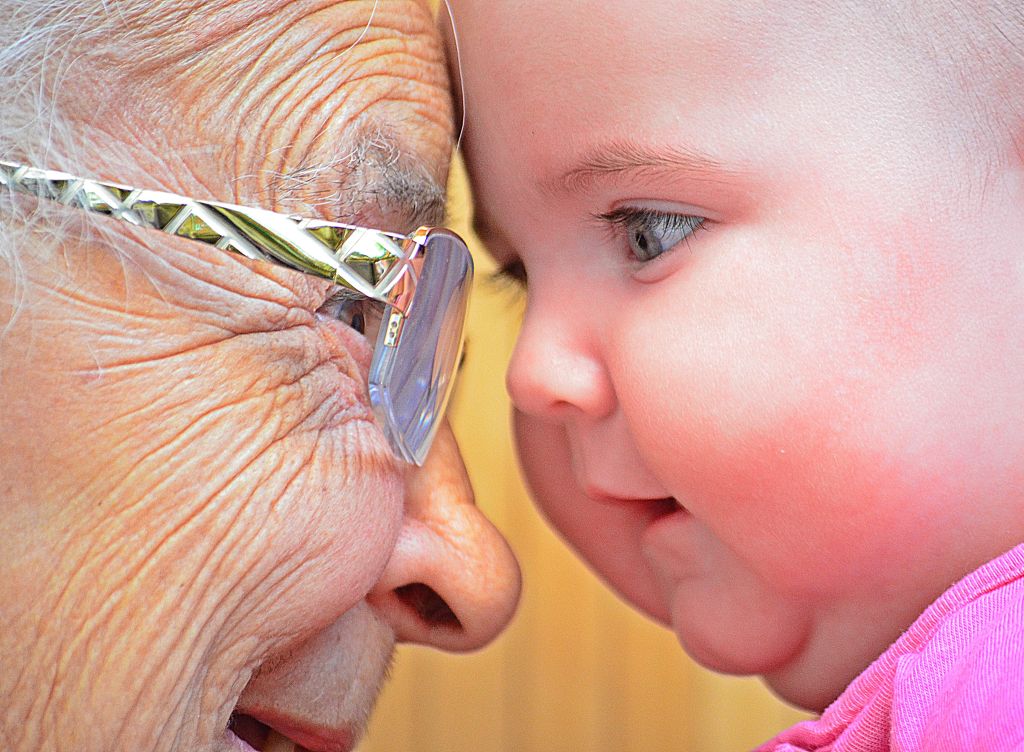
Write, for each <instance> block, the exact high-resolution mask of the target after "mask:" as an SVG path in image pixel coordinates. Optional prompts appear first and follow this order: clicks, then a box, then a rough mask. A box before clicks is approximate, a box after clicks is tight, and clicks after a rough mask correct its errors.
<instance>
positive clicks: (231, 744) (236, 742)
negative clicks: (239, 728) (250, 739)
mask: <svg viewBox="0 0 1024 752" xmlns="http://www.w3.org/2000/svg"><path fill="white" fill-rule="evenodd" d="M224 740H225V741H226V743H227V748H228V749H229V750H231V752H258V750H256V749H253V747H252V746H251V745H249V744H247V743H246V742H245V740H244V739H242V738H241V737H240V736H238V734H236V733H235V732H234V731H232V730H231V729H225V730H224Z"/></svg>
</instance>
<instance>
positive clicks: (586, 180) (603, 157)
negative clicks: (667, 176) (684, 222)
mask: <svg viewBox="0 0 1024 752" xmlns="http://www.w3.org/2000/svg"><path fill="white" fill-rule="evenodd" d="M663 172H672V173H679V172H684V173H688V177H689V178H691V179H700V180H703V181H712V182H724V181H725V180H726V179H727V178H729V177H731V176H735V175H737V174H739V173H738V171H737V170H734V169H728V168H726V167H725V166H724V165H723V164H722V163H721V162H719V161H718V160H716V159H715V158H713V157H711V156H709V155H707V154H703V153H701V152H698V151H696V150H693V149H689V148H686V147H681V146H678V145H666V146H657V147H653V146H648V145H645V144H641V143H638V142H636V141H632V140H616V141H611V142H609V143H606V144H602V145H600V146H598V147H597V148H595V149H593V150H591V151H590V152H587V153H586V154H584V156H583V157H582V158H580V159H579V160H578V161H577V162H575V163H574V164H573V166H572V167H570V168H569V169H568V170H566V171H565V172H563V173H562V174H560V175H559V176H558V177H556V178H554V179H553V180H549V181H547V182H546V183H545V184H544V188H545V189H546V190H547V191H548V192H552V193H558V192H561V191H568V192H570V193H582V192H584V191H585V190H586V189H587V188H588V187H589V186H590V185H591V184H592V183H593V182H594V181H595V180H598V179H601V178H613V177H616V176H618V175H621V174H623V173H640V174H641V175H648V176H655V175H657V174H659V173H663Z"/></svg>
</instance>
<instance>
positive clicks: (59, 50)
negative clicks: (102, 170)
mask: <svg viewBox="0 0 1024 752" xmlns="http://www.w3.org/2000/svg"><path fill="white" fill-rule="evenodd" d="M158 2H159V0H158V1H157V2H153V0H148V1H147V2H143V0H0V16H2V19H3V21H2V23H0V82H3V83H2V86H0V159H3V160H8V161H13V162H19V163H27V164H32V165H37V166H41V167H55V168H59V169H62V170H65V171H68V172H76V171H78V172H81V164H80V159H79V155H78V151H79V149H78V148H76V142H77V139H76V138H75V133H74V128H73V125H72V123H70V122H69V118H68V117H67V116H66V114H65V113H64V112H62V109H61V105H60V101H61V92H62V90H63V88H64V81H65V79H66V78H67V77H68V74H70V73H72V72H74V74H75V75H77V76H81V75H82V73H83V72H85V73H87V74H90V75H93V76H95V77H97V78H106V77H108V76H111V77H113V74H114V73H115V72H116V71H115V70H112V69H111V67H110V65H109V63H110V62H111V61H113V60H116V59H117V57H119V56H121V57H122V59H124V58H130V57H131V56H132V55H137V54H141V53H142V52H144V49H140V47H144V46H147V44H148V42H147V39H148V40H152V39H153V38H154V36H155V35H153V34H145V35H138V34H132V33H131V31H133V30H132V28H131V27H132V23H131V20H132V19H135V20H140V19H143V18H146V17H147V16H150V17H157V18H161V16H163V17H162V18H161V22H160V23H161V25H163V24H166V23H168V22H169V21H171V19H168V18H167V17H166V16H167V15H168V14H161V13H158V12H157V11H158V10H159V9H158V8H157V7H154V6H156V5H158ZM169 6H173V11H174V12H173V15H175V16H179V18H177V19H173V20H180V15H181V14H182V13H187V12H189V11H192V10H195V8H196V6H197V3H196V2H194V0H188V1H186V2H178V3H170V4H169ZM133 40H135V41H133ZM117 53H120V55H119V54H117ZM101 61H105V63H104V62H101ZM90 66H91V67H92V72H91V73H90V72H89V68H90ZM42 212H46V213H47V214H48V215H49V214H51V213H52V214H54V216H55V217H63V218H67V217H68V216H69V214H68V213H67V212H63V213H61V212H52V210H51V211H49V212H47V207H44V206H42V205H38V206H36V205H34V203H33V202H25V201H19V200H16V199H15V198H14V197H12V196H9V195H0V312H3V311H5V313H2V314H0V345H2V344H3V334H4V331H5V330H6V328H7V327H8V326H10V325H11V323H13V319H14V317H15V316H17V313H18V310H19V308H20V307H21V305H22V304H23V302H24V292H25V286H24V276H23V273H22V269H21V266H22V265H21V259H20V258H19V253H18V249H19V248H20V247H24V246H25V245H26V235H27V234H28V233H29V232H35V233H36V236H35V237H34V238H33V241H32V243H33V249H34V253H35V252H36V251H38V250H42V249H41V248H40V247H39V244H40V242H42V241H44V240H46V239H48V240H50V241H52V244H53V246H54V247H56V246H58V245H59V243H60V238H61V236H62V235H63V231H64V228H63V227H62V226H61V222H60V221H57V222H50V221H47V222H46V223H39V222H33V219H34V218H35V217H36V216H37V215H40V214H41V213H42ZM44 229H45V232H44ZM4 319H6V321H5V320H4Z"/></svg>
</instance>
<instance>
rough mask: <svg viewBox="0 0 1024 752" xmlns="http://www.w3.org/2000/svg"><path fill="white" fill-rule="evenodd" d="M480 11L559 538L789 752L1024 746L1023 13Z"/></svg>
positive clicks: (465, 69)
mask: <svg viewBox="0 0 1024 752" xmlns="http://www.w3.org/2000/svg"><path fill="white" fill-rule="evenodd" d="M454 5H455V8H454V14H455V20H456V25H457V29H458V43H459V53H460V55H461V72H462V74H463V76H464V84H463V85H464V101H465V109H466V117H467V123H466V130H465V141H464V146H465V153H466V157H467V160H468V163H469V166H470V170H471V175H472V183H473V188H474V191H475V196H476V200H477V202H478V203H477V210H476V226H477V228H478V230H479V232H480V235H481V237H482V238H483V239H484V240H485V241H486V243H487V246H488V248H489V249H490V251H491V252H492V253H493V255H494V256H495V258H496V259H497V260H498V262H499V264H500V265H501V266H502V268H503V273H504V274H505V275H508V276H512V277H514V278H515V279H517V280H520V281H521V282H522V284H523V286H524V287H525V288H526V289H527V291H528V293H527V306H526V314H525V320H524V325H523V329H522V334H521V338H520V340H519V343H518V346H517V349H516V351H515V354H514V357H513V360H512V363H511V366H510V368H509V372H508V387H509V390H510V392H511V394H512V398H513V401H514V404H515V407H516V417H515V424H516V434H517V438H518V442H519V450H520V454H521V457H522V464H523V467H524V469H525V471H526V474H527V477H528V480H529V483H530V485H531V488H532V490H533V492H534V494H535V496H536V498H537V501H538V503H539V504H540V506H541V508H542V509H543V511H544V512H545V513H546V515H547V516H548V518H549V519H550V520H551V522H552V523H553V524H554V525H555V526H556V527H557V528H558V529H559V530H560V531H561V533H562V534H563V535H564V537H565V538H566V539H567V540H568V541H569V542H570V543H571V544H572V545H573V546H574V547H575V548H576V550H577V551H578V552H579V553H580V555H581V556H582V557H583V558H584V559H586V560H587V561H588V562H589V563H590V564H591V565H592V566H593V568H594V569H595V570H596V571H597V572H598V573H599V574H600V575H601V576H602V577H603V578H604V579H606V580H607V581H608V582H609V583H610V584H611V585H612V586H613V587H614V588H616V589H617V590H618V591H619V592H620V593H622V594H623V595H624V596H625V597H626V598H627V599H629V600H630V601H631V602H632V603H634V604H635V605H636V606H637V607H639V608H640V609H642V610H643V611H645V612H646V613H648V614H649V615H650V616H652V617H653V618H655V619H657V620H659V621H661V622H663V623H665V624H666V625H669V626H670V627H671V628H672V629H673V631H674V632H675V633H676V634H677V635H678V638H679V640H680V642H681V643H682V645H683V647H684V648H685V649H686V650H687V651H688V652H689V653H690V654H691V655H692V656H693V657H694V658H695V659H697V660H698V661H700V662H701V663H702V664H704V665H706V666H708V667H710V668H712V669H715V670H718V671H725V672H730V673H741V674H759V675H761V676H763V677H764V679H765V680H766V681H767V683H768V684H769V685H770V686H771V687H772V688H773V689H774V690H775V691H776V692H777V693H778V694H779V695H780V696H782V697H783V698H785V699H787V700H789V701H790V702H793V703H795V704H798V705H800V706H803V707H806V708H810V709H815V710H819V711H821V710H824V714H823V715H822V717H821V718H820V720H816V721H810V722H806V723H803V724H800V725H799V726H796V727H794V728H792V729H790V730H788V731H786V732H784V733H783V734H782V735H781V736H779V737H778V738H777V739H775V740H773V741H771V742H769V743H767V744H766V745H765V746H764V747H763V749H765V750H783V749H784V750H811V749H814V750H817V749H830V750H852V749H857V750H888V749H893V750H896V749H898V750H919V749H928V750H986V751H989V752H990V751H991V750H1005V749H1019V748H1024V546H1021V543H1022V541H1024V388H1022V386H1021V380H1022V377H1021V374H1024V180H1022V178H1024V169H1022V167H1024V13H1022V12H1021V11H1020V9H1019V6H1018V5H1017V4H1016V3H1015V2H1012V1H1011V0H1006V2H992V1H990V2H986V3H974V4H965V3H954V2H952V0H950V2H938V1H937V2H920V3H883V2H867V1H863V2H862V1H860V0H850V2H839V0H833V1H832V2H829V1H828V0H818V1H816V2H796V3H794V2H768V3H744V2H734V1H732V0H703V1H702V2H697V1H696V0H644V1H643V2H626V3H614V2H613V3H609V2H605V1H602V2H595V1H594V0H546V1H545V2H534V3H523V2H516V1H514V0H461V1H459V2H456V3H455V4H454ZM453 46H454V45H453ZM453 57H454V55H453ZM456 80H458V79H456ZM826 708H827V710H825V709H826Z"/></svg>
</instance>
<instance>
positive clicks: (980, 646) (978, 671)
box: [757, 545, 1024, 752]
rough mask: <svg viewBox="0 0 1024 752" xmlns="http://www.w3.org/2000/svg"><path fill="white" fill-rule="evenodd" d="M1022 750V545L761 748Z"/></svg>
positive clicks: (954, 590)
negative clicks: (816, 714)
mask: <svg viewBox="0 0 1024 752" xmlns="http://www.w3.org/2000/svg"><path fill="white" fill-rule="evenodd" d="M811 750H814V751H815V752H885V751H886V750H891V751H892V752H954V751H955V752H966V751H967V750H970V751H971V752H1003V751H1004V750H1018V751H1022V750H1024V545H1020V546H1017V547H1016V548H1014V549H1012V550H1010V551H1008V552H1007V553H1005V554H1003V555H1002V556H1000V557H999V558H998V559H994V560H993V561H990V562H989V563H988V564H985V565H984V566H982V567H981V568H980V569H978V570H976V571H974V572H972V573H971V574H970V575H968V576H967V577H965V578H964V579H963V580H961V581H960V582H958V583H957V584H956V585H954V586H953V587H951V588H950V589H949V590H947V591H946V592H945V593H944V594H943V595H942V597H941V598H939V599H938V600H937V601H935V603H933V604H932V605H931V606H929V607H928V609H927V610H926V611H925V612H924V613H923V614H922V615H921V616H920V617H918V619H917V621H915V622H914V623H913V624H912V625H911V626H910V628H909V629H908V630H907V631H906V632H905V633H904V634H903V636H902V637H900V638H899V639H898V640H897V641H896V642H894V643H893V644H892V646H891V647H890V648H889V649H888V650H886V651H885V653H883V654H882V656H881V657H880V658H879V659H878V660H876V661H875V662H874V663H872V664H871V665H870V666H869V667H868V668H867V669H866V670H865V671H864V673H862V674H861V675H860V676H858V677H857V678H856V679H855V680H854V681H853V683H852V684H850V686H849V687H847V688H846V691H845V692H843V694H842V695H840V696H839V698H838V699H837V700H836V701H835V702H834V703H832V704H831V705H830V706H829V707H828V708H827V709H826V710H825V712H824V713H823V714H822V716H821V718H819V719H817V720H814V721H804V722H802V723H798V724H797V725H795V726H793V727H792V728H789V729H787V730H786V731H784V732H783V733H781V734H779V736H777V737H776V738H775V739H773V740H771V741H770V742H768V743H766V744H764V745H762V746H760V747H758V749H757V752H810V751H811Z"/></svg>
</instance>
